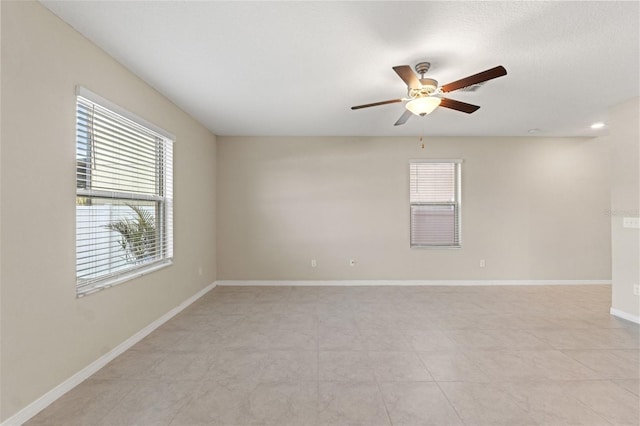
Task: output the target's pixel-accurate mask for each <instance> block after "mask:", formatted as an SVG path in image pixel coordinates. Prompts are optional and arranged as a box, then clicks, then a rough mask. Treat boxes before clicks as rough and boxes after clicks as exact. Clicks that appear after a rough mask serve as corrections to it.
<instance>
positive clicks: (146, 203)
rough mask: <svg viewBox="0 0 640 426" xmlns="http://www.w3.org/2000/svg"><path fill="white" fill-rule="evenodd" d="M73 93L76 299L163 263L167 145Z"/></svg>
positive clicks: (168, 233) (166, 139) (169, 196)
mask: <svg viewBox="0 0 640 426" xmlns="http://www.w3.org/2000/svg"><path fill="white" fill-rule="evenodd" d="M78 93H79V94H78V96H77V102H76V291H77V294H78V295H79V296H82V295H85V294H87V293H90V292H93V291H96V290H99V289H102V288H105V287H109V286H112V285H114V284H118V283H121V282H123V281H126V280H129V279H131V278H134V277H137V276H140V275H142V274H145V273H148V272H151V271H152V270H156V269H158V268H160V267H163V266H166V265H169V264H170V263H171V259H172V258H173V138H172V137H170V135H168V134H167V133H166V132H164V131H162V130H160V131H157V129H156V128H153V126H152V125H148V123H146V122H144V120H142V119H138V118H137V117H135V116H134V115H133V114H130V113H127V112H126V111H124V110H121V109H119V108H118V107H117V106H114V105H112V104H110V103H109V102H108V101H104V100H103V99H102V98H100V97H99V96H97V95H94V94H92V93H91V92H89V91H87V90H86V89H79V91H78ZM96 100H98V101H96ZM105 104H106V105H105ZM116 111H117V112H116ZM125 115H126V116H125Z"/></svg>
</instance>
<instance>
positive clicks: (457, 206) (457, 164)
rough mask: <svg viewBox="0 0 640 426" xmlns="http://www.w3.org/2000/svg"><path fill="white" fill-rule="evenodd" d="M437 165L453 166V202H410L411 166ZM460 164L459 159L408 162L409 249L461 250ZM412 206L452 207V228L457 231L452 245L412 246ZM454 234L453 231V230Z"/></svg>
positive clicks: (413, 160)
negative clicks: (453, 221)
mask: <svg viewBox="0 0 640 426" xmlns="http://www.w3.org/2000/svg"><path fill="white" fill-rule="evenodd" d="M425 163H430V164H438V163H447V164H453V165H454V188H453V190H454V191H453V192H454V200H453V201H451V202H444V201H437V202H422V201H415V202H414V201H412V198H411V167H412V165H413V164H425ZM462 164H463V160H461V159H412V160H409V165H408V166H409V167H408V168H409V173H408V177H409V184H408V185H407V186H408V189H409V248H411V249H427V250H433V249H443V250H451V249H454V250H457V249H461V248H462ZM414 206H452V207H453V209H454V220H455V223H454V227H455V229H457V233H455V234H454V238H455V236H457V241H453V242H452V244H414V243H413V241H414V238H413V208H414ZM454 232H455V230H454Z"/></svg>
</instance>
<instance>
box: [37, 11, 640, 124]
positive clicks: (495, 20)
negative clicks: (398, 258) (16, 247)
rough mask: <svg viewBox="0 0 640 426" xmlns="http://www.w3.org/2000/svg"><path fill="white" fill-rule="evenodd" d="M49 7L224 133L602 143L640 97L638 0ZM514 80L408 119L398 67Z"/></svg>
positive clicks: (441, 75)
mask: <svg viewBox="0 0 640 426" xmlns="http://www.w3.org/2000/svg"><path fill="white" fill-rule="evenodd" d="M42 3H43V4H44V5H45V6H46V7H47V8H49V9H50V10H51V11H52V12H54V13H55V14H56V15H58V16H59V17H60V18H62V19H63V20H64V21H66V22H68V23H69V24H70V25H71V26H72V27H74V28H75V29H76V30H78V31H79V32H80V33H82V34H84V35H85V36H86V37H87V38H88V39H90V40H91V41H93V42H94V43H95V44H97V45H98V46H100V47H101V48H102V49H104V50H105V51H106V52H107V53H109V54H110V55H111V56H113V57H114V58H116V59H117V60H118V61H119V62H121V63H122V64H123V65H124V66H126V67H127V68H129V69H130V70H131V71H133V72H134V73H135V74H137V75H138V76H140V77H141V78H142V79H144V80H145V81H147V82H148V83H149V84H150V85H152V86H153V87H155V88H156V89H157V90H158V91H160V92H162V93H163V94H164V95H165V96H167V97H168V98H169V99H171V100H172V101H173V102H174V103H176V104H177V105H178V106H180V107H181V108H182V109H184V110H185V111H187V112H188V113H189V114H191V115H192V116H193V117H195V118H196V119H197V120H199V121H200V122H201V123H203V124H204V125H205V126H207V127H208V128H209V129H210V130H211V131H212V132H213V133H215V134H217V135H362V136H409V135H411V136H414V135H416V134H425V135H472V136H478V135H489V136H501V135H504V136H507V135H530V133H529V130H530V129H539V130H540V131H539V132H538V133H537V134H536V136H544V135H553V136H577V135H595V134H601V133H603V132H606V128H605V129H604V130H600V131H594V130H591V129H590V128H589V126H590V124H591V123H593V122H595V121H605V122H606V121H607V108H608V107H610V106H613V105H616V104H618V103H620V102H622V101H625V100H627V99H629V98H632V97H636V96H639V95H640V89H639V87H640V47H639V39H640V26H639V21H640V12H639V4H640V3H639V2H637V1H632V2H612V1H606V2H591V1H588V2H538V1H536V2H515V1H509V2H398V1H387V2H324V1H323V2H193V1H180V2H156V1H144V2H133V1H130V2H88V1H87V2H80V1H69V2H66V1H65V2H60V1H49V0H43V1H42ZM420 61H429V62H431V64H432V67H431V70H430V71H429V73H428V74H427V76H428V77H431V78H435V79H436V80H438V81H439V82H440V84H445V83H449V82H451V81H454V80H457V79H460V78H462V77H466V76H468V75H470V74H475V73H477V72H480V71H483V70H485V69H488V68H492V67H494V66H496V65H503V66H504V67H505V68H506V69H507V71H508V75H507V76H505V77H501V78H498V79H496V80H492V81H489V82H487V83H486V84H484V85H483V86H482V87H480V88H479V89H478V90H477V91H476V92H460V91H459V92H453V93H450V94H448V97H450V98H452V99H457V100H460V101H464V102H468V103H472V104H476V105H480V106H481V108H480V109H479V110H478V111H477V112H475V113H474V114H471V115H467V114H464V113H461V112H457V111H453V110H449V109H445V108H438V109H437V110H436V111H435V112H434V113H433V114H431V115H429V116H426V117H412V118H411V119H410V120H409V121H408V122H407V124H405V125H404V126H398V127H394V126H393V123H394V122H395V121H396V119H397V118H398V117H399V116H400V115H401V114H402V112H403V111H404V109H403V105H402V104H391V105H385V106H378V107H373V108H369V109H363V110H358V111H351V110H350V106H352V105H358V104H364V103H369V102H376V101H382V100H387V99H393V98H400V97H404V96H405V95H406V86H405V84H404V83H403V82H402V80H401V79H400V78H398V76H397V75H396V74H395V73H394V72H393V70H392V69H391V67H392V66H394V65H405V64H406V65H411V66H413V65H415V63H417V62H420Z"/></svg>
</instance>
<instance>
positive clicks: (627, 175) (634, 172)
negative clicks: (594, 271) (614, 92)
mask: <svg viewBox="0 0 640 426" xmlns="http://www.w3.org/2000/svg"><path fill="white" fill-rule="evenodd" d="M639 104H640V98H635V99H632V100H630V101H628V102H625V103H623V104H621V105H618V106H616V107H615V108H612V110H611V126H610V128H611V135H610V136H609V138H608V139H609V140H608V143H609V144H610V146H611V213H612V215H611V250H612V280H613V286H612V290H613V291H612V304H611V306H612V307H613V308H614V309H617V310H619V311H622V312H624V313H626V314H629V315H632V316H635V317H636V318H637V317H639V316H640V298H639V297H638V296H634V295H633V285H634V284H640V249H639V247H640V241H639V239H640V234H639V231H638V230H637V229H630V228H623V227H622V220H623V218H624V217H625V216H630V217H638V212H639V211H640V176H639V173H640V164H639V163H640V149H639V147H640V119H639V118H638V117H640V107H639Z"/></svg>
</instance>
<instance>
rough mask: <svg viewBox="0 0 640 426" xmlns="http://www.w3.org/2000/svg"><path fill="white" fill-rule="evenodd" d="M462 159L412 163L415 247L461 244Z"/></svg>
mask: <svg viewBox="0 0 640 426" xmlns="http://www.w3.org/2000/svg"><path fill="white" fill-rule="evenodd" d="M460 163H461V161H460V160H429V161H427V160H416V161H411V162H410V163H409V203H410V206H409V207H410V211H411V247H460Z"/></svg>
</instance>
